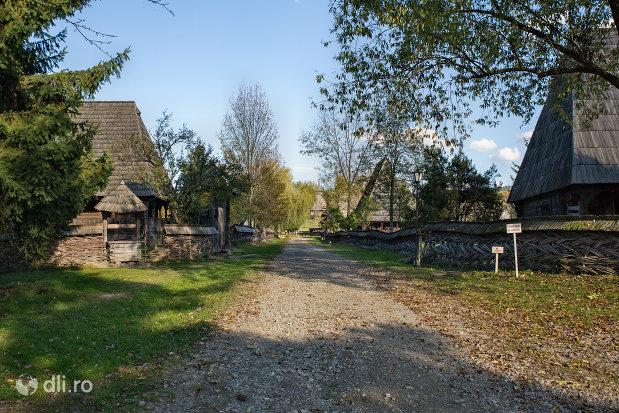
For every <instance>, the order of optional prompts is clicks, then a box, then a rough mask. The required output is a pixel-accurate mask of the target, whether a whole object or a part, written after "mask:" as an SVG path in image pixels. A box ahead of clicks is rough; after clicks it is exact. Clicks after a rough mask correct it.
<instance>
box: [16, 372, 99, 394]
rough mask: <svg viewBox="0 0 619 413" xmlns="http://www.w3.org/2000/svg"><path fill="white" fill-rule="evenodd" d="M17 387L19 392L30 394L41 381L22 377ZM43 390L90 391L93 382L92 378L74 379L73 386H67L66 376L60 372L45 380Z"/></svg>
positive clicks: (17, 382)
mask: <svg viewBox="0 0 619 413" xmlns="http://www.w3.org/2000/svg"><path fill="white" fill-rule="evenodd" d="M15 388H16V389H17V391H18V392H19V394H21V395H24V396H30V395H32V394H34V392H36V391H37V389H38V388H39V381H38V380H37V379H36V378H35V377H27V378H21V377H20V378H19V379H17V380H15ZM43 391H45V392H46V393H79V392H82V393H90V392H91V391H92V382H91V381H90V380H73V386H72V387H68V388H67V380H66V377H65V376H61V375H60V374H58V375H56V376H52V378H51V379H49V380H45V381H44V382H43Z"/></svg>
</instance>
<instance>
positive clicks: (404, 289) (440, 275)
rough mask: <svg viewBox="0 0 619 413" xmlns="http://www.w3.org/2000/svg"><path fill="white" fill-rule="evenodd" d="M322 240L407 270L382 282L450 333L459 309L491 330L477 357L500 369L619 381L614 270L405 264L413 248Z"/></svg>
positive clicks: (576, 382)
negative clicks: (393, 249) (382, 247)
mask: <svg viewBox="0 0 619 413" xmlns="http://www.w3.org/2000/svg"><path fill="white" fill-rule="evenodd" d="M314 239H315V242H317V243H320V244H322V245H323V246H324V247H325V248H326V249H328V250H330V251H333V252H336V253H338V254H340V255H342V256H345V257H348V258H352V259H355V260H357V261H359V262H362V263H364V264H367V265H369V266H370V267H372V268H375V269H378V270H382V271H385V272H387V273H392V274H393V273H395V274H398V275H402V276H404V277H405V279H406V282H405V283H404V285H403V284H402V283H400V284H398V285H397V286H395V287H394V286H393V284H394V283H393V282H392V281H389V282H382V283H381V282H379V285H381V286H383V287H386V289H387V290H389V291H390V293H392V295H394V296H395V297H396V298H397V299H399V300H400V301H402V302H404V303H405V304H407V305H408V306H409V307H411V308H413V309H415V310H416V311H418V312H420V313H422V314H424V315H425V316H426V320H430V321H431V324H432V323H433V325H435V326H437V327H439V328H442V330H443V331H444V332H447V333H448V335H449V331H450V328H451V327H449V326H448V325H447V324H448V323H445V322H444V321H445V320H447V319H448V318H453V316H455V315H457V316H459V317H460V319H461V320H464V324H466V325H467V326H469V327H472V328H473V329H474V331H482V332H485V334H482V335H483V337H481V336H479V337H470V336H471V334H469V337H468V338H466V339H465V341H467V342H468V344H469V345H470V347H472V349H471V354H472V355H473V356H475V357H478V358H484V359H486V361H488V362H489V363H492V365H493V366H495V367H496V368H497V369H498V370H504V371H507V370H510V369H512V370H515V366H514V363H520V366H521V367H522V366H525V367H522V368H521V370H522V371H525V372H527V371H528V373H530V375H531V377H533V376H534V378H535V379H538V380H539V381H542V382H545V383H552V384H558V385H560V386H562V387H564V388H570V389H574V390H577V391H582V390H584V391H588V390H590V389H597V390H599V391H601V392H603V393H609V394H610V393H611V392H614V391H615V390H618V388H619V386H618V383H619V375H618V372H617V371H616V368H615V366H616V363H617V362H618V361H619V360H618V357H617V355H618V354H619V333H618V331H619V322H618V320H619V282H618V281H617V279H616V278H614V277H608V276H588V275H583V276H578V275H571V274H561V273H557V274H547V273H540V272H533V271H523V272H522V273H521V275H522V276H521V277H520V278H518V279H516V278H515V276H514V273H513V272H511V273H506V272H499V273H498V274H495V273H494V272H487V271H473V270H462V271H446V269H445V268H444V267H439V266H428V265H424V266H421V267H415V266H414V265H411V264H405V263H403V262H402V260H403V258H404V257H405V255H403V254H399V253H395V252H390V251H379V250H371V249H365V248H359V247H355V246H351V245H346V244H341V243H338V244H333V245H330V244H329V243H328V242H325V241H320V240H319V239H316V238H314ZM392 278H393V277H392ZM390 283H391V284H392V286H391V287H390V286H389V284H390ZM480 348H483V351H482V350H479V349H480ZM478 352H479V353H480V354H476V353H478ZM481 353H484V354H481ZM611 397H612V396H611ZM614 397H616V393H615V396H614Z"/></svg>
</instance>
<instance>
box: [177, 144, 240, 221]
mask: <svg viewBox="0 0 619 413" xmlns="http://www.w3.org/2000/svg"><path fill="white" fill-rule="evenodd" d="M178 168H179V175H178V179H177V180H176V182H175V185H174V189H175V194H174V198H175V204H176V208H177V215H178V218H179V222H181V223H187V224H195V223H197V222H198V216H199V212H200V210H201V209H203V208H208V206H209V204H210V203H211V202H212V201H220V202H224V203H226V204H227V205H229V204H230V201H231V200H232V199H234V198H236V197H237V196H238V195H239V194H240V193H241V192H242V191H243V190H244V189H245V188H246V182H245V181H246V180H245V177H244V176H243V175H242V174H241V173H240V168H238V166H236V165H230V164H228V163H226V162H225V161H224V160H222V159H220V158H219V157H217V156H215V155H214V154H213V148H212V147H211V146H210V145H208V146H207V145H204V144H203V143H202V142H201V141H197V142H196V143H195V144H194V145H193V146H191V147H190V148H188V150H187V153H186V156H184V157H182V158H180V159H179V162H178Z"/></svg>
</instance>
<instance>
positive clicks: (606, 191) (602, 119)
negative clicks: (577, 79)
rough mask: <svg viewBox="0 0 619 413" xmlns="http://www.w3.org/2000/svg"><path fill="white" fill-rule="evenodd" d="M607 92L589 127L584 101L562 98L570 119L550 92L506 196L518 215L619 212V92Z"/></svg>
mask: <svg viewBox="0 0 619 413" xmlns="http://www.w3.org/2000/svg"><path fill="white" fill-rule="evenodd" d="M612 39H613V42H614V44H615V45H616V44H617V36H613V38H612ZM607 95H608V99H607V100H606V102H604V106H605V108H606V113H603V114H601V115H600V116H599V117H598V118H597V119H594V120H592V121H590V125H589V127H587V126H586V125H585V117H584V114H583V109H582V108H579V107H578V105H579V104H582V103H585V104H586V102H583V101H582V100H581V99H579V98H578V97H576V96H574V95H573V94H572V95H571V96H570V97H569V98H568V99H566V100H565V101H563V102H560V104H561V107H562V109H563V111H564V112H565V114H566V115H567V117H568V118H569V119H570V120H571V122H568V121H566V119H565V116H564V115H563V116H562V115H561V114H560V112H559V111H558V110H557V109H556V108H557V106H555V105H557V102H556V99H554V96H553V92H552V90H551V95H550V97H549V98H548V99H547V100H546V103H545V105H544V108H543V109H542V112H541V114H540V116H539V119H538V120H537V124H536V125H535V130H534V131H533V136H532V137H531V141H530V143H529V146H528V148H527V151H526V153H525V155H524V159H523V160H522V164H521V165H520V169H519V171H518V174H517V175H516V179H515V180H514V185H513V187H512V190H511V192H510V194H509V198H508V202H510V203H513V204H514V207H515V210H516V213H517V215H518V217H529V216H543V215H619V90H617V89H615V88H614V87H612V86H611V87H610V89H609V90H608V93H607ZM553 99H554V101H553Z"/></svg>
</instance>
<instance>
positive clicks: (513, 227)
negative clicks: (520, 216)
mask: <svg viewBox="0 0 619 413" xmlns="http://www.w3.org/2000/svg"><path fill="white" fill-rule="evenodd" d="M506 228H507V233H508V234H514V259H515V263H516V278H518V245H517V244H516V234H520V233H522V226H521V225H520V224H507V225H506Z"/></svg>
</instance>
